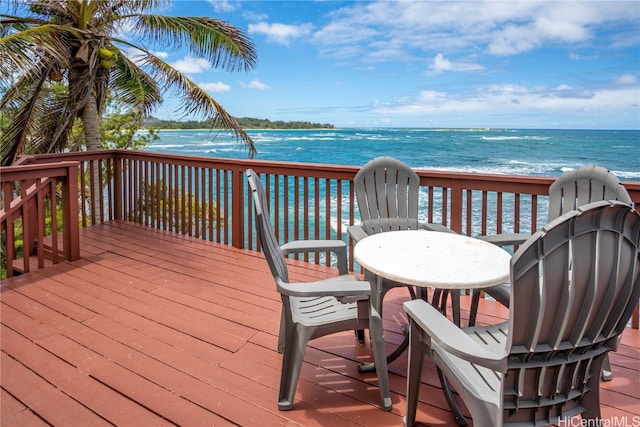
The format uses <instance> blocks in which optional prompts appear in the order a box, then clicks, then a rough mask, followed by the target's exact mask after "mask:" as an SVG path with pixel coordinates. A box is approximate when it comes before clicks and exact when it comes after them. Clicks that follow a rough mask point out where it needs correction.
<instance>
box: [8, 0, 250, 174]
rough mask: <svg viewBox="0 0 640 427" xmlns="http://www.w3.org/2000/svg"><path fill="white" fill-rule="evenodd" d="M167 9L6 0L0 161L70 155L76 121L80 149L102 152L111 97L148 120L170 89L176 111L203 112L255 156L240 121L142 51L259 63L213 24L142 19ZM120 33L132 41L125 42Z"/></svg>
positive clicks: (101, 1)
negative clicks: (160, 48)
mask: <svg viewBox="0 0 640 427" xmlns="http://www.w3.org/2000/svg"><path fill="white" fill-rule="evenodd" d="M166 3H167V1H166V0H21V1H17V0H11V5H12V6H13V7H12V13H13V14H12V15H7V14H3V15H0V94H1V95H2V97H1V98H0V114H1V115H2V117H0V119H4V120H5V122H6V121H7V116H8V117H9V120H8V124H7V123H5V125H4V126H3V129H2V130H0V143H1V145H0V156H1V158H2V164H3V165H7V164H11V163H12V162H13V161H14V160H15V158H16V157H17V156H18V155H20V154H21V153H30V152H45V153H46V152H59V151H62V150H65V149H68V148H69V147H68V141H69V135H70V133H71V129H72V127H73V125H74V122H76V121H78V120H79V122H80V124H81V126H82V135H83V136H84V143H85V144H86V148H87V149H97V148H100V138H99V127H98V125H99V119H100V116H101V113H102V110H103V108H104V107H105V104H106V101H107V95H108V94H110V95H112V96H114V97H115V98H116V99H118V100H119V101H120V102H122V103H124V105H126V106H127V107H129V108H131V109H132V110H135V111H139V112H141V113H143V114H145V115H146V114H150V113H151V112H152V111H153V110H154V109H155V108H157V107H158V106H159V105H160V104H161V103H162V94H163V93H166V92H169V93H171V94H172V96H173V95H174V94H177V95H178V96H179V97H180V99H181V101H182V103H181V105H180V107H179V111H180V112H181V113H183V114H185V115H187V114H196V115H201V116H204V117H205V118H207V119H212V120H213V123H214V127H216V128H222V129H227V130H231V131H233V132H234V134H235V136H236V138H237V139H238V140H240V141H242V142H243V143H245V145H246V146H247V147H248V150H249V155H251V156H253V155H254V154H255V152H256V151H255V146H254V144H253V141H252V140H251V137H249V135H247V133H246V132H244V131H243V130H242V128H241V126H240V125H239V124H238V122H237V121H236V120H235V119H234V118H233V117H232V116H231V115H230V114H229V113H228V112H227V111H226V110H225V109H224V108H223V107H222V106H221V105H220V104H219V103H217V102H216V101H215V99H213V98H212V97H211V96H210V95H209V94H207V93H206V92H205V91H204V90H203V89H201V88H200V87H198V85H196V84H195V83H194V82H193V81H191V80H190V79H189V78H188V77H187V76H185V75H184V74H182V73H181V72H179V71H178V70H176V69H175V68H173V67H172V66H171V65H170V64H168V63H167V62H165V61H163V60H162V59H161V58H160V57H159V56H158V55H156V54H154V52H153V51H152V50H151V48H150V47H147V46H154V45H156V46H157V45H158V43H163V44H164V46H167V45H169V46H171V47H172V48H174V49H181V48H183V47H185V48H188V49H189V51H190V53H191V54H193V55H194V56H198V57H204V58H206V59H207V60H209V61H211V62H212V64H213V65H214V66H215V67H219V68H222V69H224V70H227V71H241V70H244V71H247V70H249V69H251V68H253V67H254V66H255V63H256V60H257V53H256V50H255V47H254V45H253V42H252V41H251V40H250V39H249V38H248V37H247V36H245V34H244V33H243V32H242V31H240V30H239V29H237V28H235V27H233V26H232V25H230V24H229V23H226V22H222V21H219V20H216V19H213V18H208V17H175V16H163V15H157V14H152V13H148V12H150V11H152V10H154V9H157V8H159V7H162V6H163V5H165V4H166ZM125 31H127V34H129V35H131V36H134V37H135V39H136V40H137V41H136V42H133V41H131V40H130V39H129V38H128V37H127V36H123V35H122V34H124V32H125ZM56 82H60V83H63V84H65V86H66V88H65V90H60V87H59V86H60V85H59V84H58V85H56V84H55V83H56Z"/></svg>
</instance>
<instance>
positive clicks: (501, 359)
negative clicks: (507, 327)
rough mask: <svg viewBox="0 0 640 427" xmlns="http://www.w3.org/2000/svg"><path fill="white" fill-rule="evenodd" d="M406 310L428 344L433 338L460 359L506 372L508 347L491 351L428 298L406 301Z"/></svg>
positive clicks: (441, 346) (433, 340)
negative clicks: (427, 300) (425, 336)
mask: <svg viewBox="0 0 640 427" xmlns="http://www.w3.org/2000/svg"><path fill="white" fill-rule="evenodd" d="M404 311H405V312H406V313H407V315H408V316H409V318H410V320H411V321H412V322H415V323H416V324H417V326H418V327H419V328H420V329H422V330H423V331H424V333H425V334H426V335H427V337H428V341H427V342H426V344H427V345H429V347H431V343H432V342H434V343H436V344H437V345H438V346H439V347H440V348H442V349H443V350H445V351H447V352H448V353H451V354H453V355H455V356H457V357H459V358H461V359H464V360H466V361H469V362H471V363H475V364H477V365H480V366H484V367H486V368H489V369H492V370H494V371H499V372H506V368H507V356H508V353H507V352H506V349H504V348H496V351H490V350H489V349H488V348H487V347H486V346H481V345H480V344H478V343H477V342H476V341H474V340H473V339H472V338H471V337H470V336H469V335H467V334H466V333H465V332H464V331H463V330H462V329H460V328H458V327H457V326H456V325H455V324H454V323H452V322H451V321H450V320H449V319H447V318H446V317H445V316H443V315H442V313H440V312H439V311H438V310H437V309H436V308H434V307H433V306H432V305H431V304H429V303H427V302H426V301H424V300H421V299H415V300H411V301H408V302H405V303H404Z"/></svg>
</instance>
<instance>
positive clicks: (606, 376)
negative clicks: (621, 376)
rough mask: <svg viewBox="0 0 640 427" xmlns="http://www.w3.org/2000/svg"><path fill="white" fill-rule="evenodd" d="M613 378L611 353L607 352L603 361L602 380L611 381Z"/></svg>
mask: <svg viewBox="0 0 640 427" xmlns="http://www.w3.org/2000/svg"><path fill="white" fill-rule="evenodd" d="M612 379H613V372H611V362H609V355H608V354H607V355H606V356H605V358H604V362H602V381H611V380H612Z"/></svg>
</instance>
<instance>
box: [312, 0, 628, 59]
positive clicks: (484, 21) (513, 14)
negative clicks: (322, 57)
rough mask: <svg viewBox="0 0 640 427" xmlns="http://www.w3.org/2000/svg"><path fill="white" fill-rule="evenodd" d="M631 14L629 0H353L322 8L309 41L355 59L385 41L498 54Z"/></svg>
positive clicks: (574, 40)
mask: <svg viewBox="0 0 640 427" xmlns="http://www.w3.org/2000/svg"><path fill="white" fill-rule="evenodd" d="M637 14H638V12H637V4H634V2H631V1H620V2H598V1H595V2H591V1H577V2H553V1H547V0H532V1H510V2H500V1H491V0H487V1H377V2H371V3H363V2H353V3H351V5H350V6H347V7H343V8H341V9H339V10H337V11H334V12H333V13H332V14H331V15H329V17H330V18H331V20H330V21H329V22H327V24H326V25H325V26H323V27H322V28H320V29H319V30H318V31H316V32H315V33H314V34H313V37H312V40H313V42H314V43H316V44H317V45H319V46H321V48H322V51H323V52H324V53H325V54H331V53H333V52H336V53H338V52H339V53H340V54H342V55H345V54H349V52H351V55H352V56H353V57H360V58H362V59H363V60H367V59H368V58H369V57H371V56H374V55H376V51H378V50H383V49H385V46H386V48H387V49H388V48H389V47H390V46H391V47H392V48H393V49H405V50H407V51H412V52H413V56H414V57H419V56H421V54H424V52H427V53H429V54H432V53H433V54H435V53H437V52H443V53H444V54H445V55H451V54H452V53H456V52H465V53H466V54H468V53H469V52H475V53H478V52H486V53H490V54H492V55H496V56H506V55H515V54H519V53H522V52H527V51H530V50H532V49H537V48H539V47H542V46H544V45H545V44H554V45H570V46H573V45H580V44H581V43H583V42H585V41H588V40H590V39H592V38H593V37H594V35H593V34H594V33H593V31H594V29H595V28H597V27H598V26H601V27H605V28H611V26H612V25H617V24H618V23H620V22H627V23H633V20H634V19H635V18H634V17H637ZM614 42H615V40H611V43H614ZM393 59H395V58H393ZM393 59H391V60H393Z"/></svg>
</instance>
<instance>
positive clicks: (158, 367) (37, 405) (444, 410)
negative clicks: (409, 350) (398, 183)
mask: <svg viewBox="0 0 640 427" xmlns="http://www.w3.org/2000/svg"><path fill="white" fill-rule="evenodd" d="M81 235H82V238H81V251H82V259H80V260H78V261H75V262H73V263H62V264H58V265H55V266H52V267H48V268H45V269H42V270H36V271H33V272H31V273H29V274H26V275H23V276H18V277H15V278H12V279H8V280H6V281H3V282H2V284H1V287H0V291H1V293H0V302H1V304H0V323H1V325H0V333H1V335H0V346H1V359H0V361H1V363H2V366H1V369H0V398H1V401H0V403H1V407H0V424H1V425H2V426H3V427H4V426H5V425H6V426H23V425H24V426H29V425H35V426H40V425H59V426H67V425H83V426H84V425H103V424H104V425H127V426H128V425H136V426H138V425H172V424H178V425H186V426H191V425H246V426H253V425H300V426H326V425H341V426H342V425H344V426H374V427H375V426H393V425H401V424H402V416H403V415H404V410H405V394H406V378H405V375H406V367H407V360H406V356H404V355H403V357H401V358H400V359H398V360H397V361H395V362H393V363H392V364H390V365H389V372H390V378H389V381H390V386H391V392H392V400H393V404H394V407H393V411H392V412H384V411H382V410H381V409H380V397H379V390H378V387H377V379H376V377H375V374H373V373H368V374H360V373H359V372H358V371H357V367H358V364H359V363H362V362H367V361H370V360H371V348H370V344H369V343H368V341H367V342H366V343H365V344H364V345H360V344H358V343H357V342H356V340H355V339H354V335H353V333H352V332H344V333H341V334H336V335H333V336H328V337H322V338H319V339H317V340H314V341H312V342H311V343H310V346H309V347H308V349H307V352H306V354H305V359H304V363H303V368H302V373H301V378H300V382H299V386H298V391H297V394H296V399H295V402H294V405H295V406H294V409H293V410H292V411H288V412H281V411H278V410H277V395H278V386H279V381H280V365H281V362H282V356H281V355H280V354H279V353H277V352H276V351H275V349H276V346H277V334H278V329H279V323H280V305H281V302H280V297H279V295H278V294H277V292H276V291H275V286H274V284H273V279H272V278H271V275H270V273H269V270H268V267H267V265H266V262H265V261H264V259H263V258H262V256H261V255H260V254H259V253H257V252H253V251H247V250H238V249H235V248H232V247H229V246H224V245H219V244H214V243H210V242H206V241H201V240H198V239H194V238H190V237H184V236H179V235H176V234H172V233H169V232H165V231H159V230H153V229H150V228H147V227H144V226H139V225H136V224H132V223H127V222H122V221H114V222H109V223H104V224H99V225H96V226H92V227H88V228H86V229H83V230H81ZM290 273H291V277H292V279H293V280H299V281H307V280H313V279H315V278H322V277H326V276H327V275H328V274H333V272H330V271H328V270H327V269H326V268H324V267H320V266H315V265H310V264H307V263H303V262H296V261H294V262H292V263H291V268H290ZM407 299H408V293H407V292H406V290H404V289H394V290H392V291H391V292H389V294H387V296H386V298H385V308H384V312H383V315H384V324H385V340H386V342H387V350H388V351H391V350H392V349H394V348H395V347H396V346H397V345H398V344H399V343H400V342H401V341H402V339H403V333H402V330H401V328H402V326H403V325H404V324H405V323H406V316H405V315H404V312H403V310H402V303H403V302H404V301H406V300H407ZM461 302H462V310H463V311H462V321H463V322H466V318H467V316H468V307H469V297H468V296H463V297H462V301H461ZM507 315H508V311H507V310H506V309H505V308H504V307H501V306H500V305H499V304H496V303H493V302H491V301H484V300H483V301H482V302H481V305H480V313H479V316H478V321H479V322H495V321H496V320H500V319H504V318H505V317H506V316H507ZM639 348H640V332H639V331H637V330H631V329H629V330H626V331H625V333H624V335H623V338H622V343H621V346H620V348H619V351H618V352H617V353H614V354H611V363H612V367H613V372H614V378H613V381H610V382H607V383H602V389H601V400H602V412H603V416H604V417H609V418H612V417H614V416H616V417H625V416H626V417H627V419H633V418H632V417H634V416H636V417H640V407H639V406H640V399H639V398H638V395H637V389H638V384H640V350H639ZM420 401H421V402H420V405H419V408H418V420H419V421H420V422H421V423H424V424H427V425H439V426H453V425H455V422H454V420H453V418H452V417H451V414H450V412H449V409H448V406H447V404H446V401H445V399H444V396H443V395H442V392H441V390H440V383H439V380H438V377H437V374H436V371H435V367H434V365H433V363H432V362H430V361H429V359H428V358H427V359H426V360H425V364H424V370H423V373H422V385H421V395H420ZM468 421H469V423H470V424H471V420H470V419H468Z"/></svg>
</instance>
